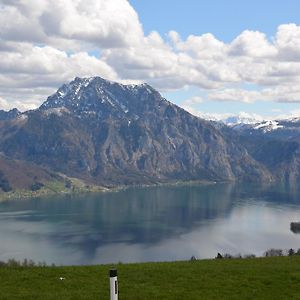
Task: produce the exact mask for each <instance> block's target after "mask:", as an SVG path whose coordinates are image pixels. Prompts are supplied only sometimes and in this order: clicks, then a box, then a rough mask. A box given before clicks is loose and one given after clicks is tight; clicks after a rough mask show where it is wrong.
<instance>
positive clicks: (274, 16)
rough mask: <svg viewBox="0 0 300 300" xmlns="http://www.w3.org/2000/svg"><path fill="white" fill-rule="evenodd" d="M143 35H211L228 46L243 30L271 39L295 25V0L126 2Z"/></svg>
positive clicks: (299, 7)
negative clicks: (284, 27)
mask: <svg viewBox="0 0 300 300" xmlns="http://www.w3.org/2000/svg"><path fill="white" fill-rule="evenodd" d="M129 2H130V3H131V4H132V6H133V7H134V8H135V10H136V11H137V12H138V15H139V18H140V20H141V22H142V24H143V27H144V30H145V32H146V33H149V32H150V31H152V30H157V31H158V32H159V33H160V34H161V35H164V34H166V33H167V32H168V31H170V30H176V31H177V32H179V33H180V34H181V35H182V36H183V37H187V36H188V35H190V34H194V35H201V34H203V33H207V32H210V33H213V34H214V35H215V36H216V37H217V38H218V39H221V40H223V41H225V42H230V41H231V40H232V39H234V38H235V37H236V36H237V35H239V34H240V33H241V32H242V31H244V30H246V29H250V30H258V31H262V32H264V33H266V34H267V35H268V36H269V37H272V35H274V33H275V32H276V29H277V26H278V25H280V24H286V23H299V21H300V14H299V10H300V3H299V0H286V1H282V0H260V1H259V0H252V1H242V0H209V1H203V0H186V1H182V0H151V1H142V0H129Z"/></svg>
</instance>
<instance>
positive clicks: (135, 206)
mask: <svg viewBox="0 0 300 300" xmlns="http://www.w3.org/2000/svg"><path fill="white" fill-rule="evenodd" d="M291 221H300V189H299V188H298V187H294V186H293V187H289V186H255V185H251V184H215V185H186V186H160V187H149V188H129V189H127V190H122V191H119V192H111V193H103V194H93V195H92V194H90V195H80V196H79V195H77V196H56V197H48V198H43V199H26V200H18V201H17V200H16V201H6V202H0V260H2V261H7V260H8V259H9V258H15V259H18V260H22V259H24V258H28V259H33V260H34V261H35V262H47V263H48V264H51V263H55V264H57V265H69V264H72V265H83V264H98V263H117V262H144V261H170V260H188V259H190V258H191V256H195V257H197V258H212V257H215V256H216V254H217V253H218V252H220V253H231V254H238V253H241V254H256V255H260V256H261V255H263V253H264V251H266V250H267V249H269V248H281V249H289V248H296V249H298V248H300V234H299V235H297V234H294V233H292V232H291V231H290V222H291Z"/></svg>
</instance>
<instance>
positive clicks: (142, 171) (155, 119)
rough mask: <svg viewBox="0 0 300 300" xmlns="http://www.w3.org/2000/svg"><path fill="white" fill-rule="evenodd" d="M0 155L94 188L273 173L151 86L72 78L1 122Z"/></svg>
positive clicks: (264, 177) (247, 177) (268, 176)
mask: <svg viewBox="0 0 300 300" xmlns="http://www.w3.org/2000/svg"><path fill="white" fill-rule="evenodd" d="M0 141H1V143H0V151H1V152H3V153H4V155H6V156H7V157H10V158H12V159H18V160H23V161H26V162H30V163H34V164H37V165H39V166H41V167H43V168H47V169H48V170H51V171H52V172H56V173H60V174H61V173H62V174H65V175H67V176H71V177H77V178H80V179H82V180H84V181H85V182H87V183H92V184H97V185H107V186H113V185H119V184H149V183H158V182H168V181H176V180H213V181H223V180H259V181H269V180H271V178H272V176H271V174H270V173H269V171H268V170H267V169H266V167H265V166H263V165H262V164H260V163H258V162H257V161H256V160H255V159H253V158H252V157H251V156H250V155H249V154H248V152H247V150H246V148H245V147H244V146H242V145H240V144H239V143H236V142H235V141H234V140H232V139H230V138H228V137H227V136H226V135H224V134H223V133H222V132H221V131H220V130H219V129H218V128H216V127H215V126H214V124H213V123H212V122H208V121H205V120H202V119H199V118H197V117H195V116H193V115H191V114H189V113H188V112H186V111H185V110H183V109H181V108H179V107H178V106H176V105H174V104H172V103H170V102H169V101H167V100H166V99H164V98H163V97H162V96H161V95H160V94H159V93H158V92H157V91H156V90H155V89H153V88H152V87H151V86H149V85H148V84H141V85H123V84H120V83H116V82H111V81H107V80H104V79H102V78H100V77H92V78H75V79H74V80H73V81H72V82H70V83H69V84H65V85H63V86H62V87H60V88H59V89H58V91H57V92H56V93H54V94H53V95H52V96H50V97H48V99H47V100H46V101H45V102H44V103H43V104H42V105H41V107H40V108H39V109H36V110H33V111H28V112H25V113H23V114H22V115H20V116H17V117H16V118H13V119H9V120H3V121H1V122H0Z"/></svg>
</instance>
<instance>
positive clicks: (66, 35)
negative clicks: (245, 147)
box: [0, 0, 300, 119]
mask: <svg viewBox="0 0 300 300" xmlns="http://www.w3.org/2000/svg"><path fill="white" fill-rule="evenodd" d="M299 11H300V2H299V1H298V0H286V1H281V0H277V1H271V0H260V1H258V0H254V1H237V0H210V1H200V0H185V1H181V0H180V1H179V0H173V1H171V0H163V1H162V0H160V1H158V0H151V1H146V0H144V1H143V0H130V1H127V0H39V1H38V2H37V1H35V0H1V1H0V55H1V60H0V109H6V110H7V109H10V108H13V107H17V108H19V109H20V110H22V111H24V110H27V109H33V108H36V107H38V106H39V105H40V104H41V103H42V102H43V101H44V100H45V99H46V98H47V96H49V95H50V94H52V93H53V92H55V90H56V89H57V88H58V87H59V86H60V85H62V84H63V83H66V82H69V81H70V80H72V79H73V78H74V77H76V76H79V77H87V76H101V77H103V78H106V79H109V80H114V81H120V82H122V83H125V84H126V83H140V82H147V83H149V84H150V85H152V86H153V87H154V88H156V89H157V90H158V91H160V92H161V93H162V94H163V96H164V97H166V98H167V99H168V100H170V101H171V102H173V103H175V104H177V105H179V106H181V107H183V108H185V109H186V110H188V111H190V112H191V113H193V114H195V115H198V116H201V117H206V118H225V117H227V116H230V115H240V116H244V117H255V118H257V119H269V118H285V117H290V116H300V14H299Z"/></svg>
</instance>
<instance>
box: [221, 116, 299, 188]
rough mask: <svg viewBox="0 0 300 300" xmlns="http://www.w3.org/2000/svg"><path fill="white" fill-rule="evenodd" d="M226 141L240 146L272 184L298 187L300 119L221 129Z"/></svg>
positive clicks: (238, 125) (236, 125)
mask: <svg viewBox="0 0 300 300" xmlns="http://www.w3.org/2000/svg"><path fill="white" fill-rule="evenodd" d="M221 131H222V132H223V134H226V135H227V136H228V138H231V139H235V140H236V142H238V143H240V144H241V145H243V146H244V147H245V148H246V149H247V151H248V153H249V154H250V155H251V156H252V157H253V158H254V159H255V160H256V161H257V162H259V163H260V164H262V165H264V166H265V167H266V168H267V169H268V170H269V171H270V172H271V173H272V174H273V177H274V179H275V180H280V181H283V182H289V183H297V182H299V179H300V119H299V118H292V119H286V120H273V121H263V122H260V123H255V124H235V125H231V126H230V129H229V128H228V127H224V126H223V127H222V128H221Z"/></svg>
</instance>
